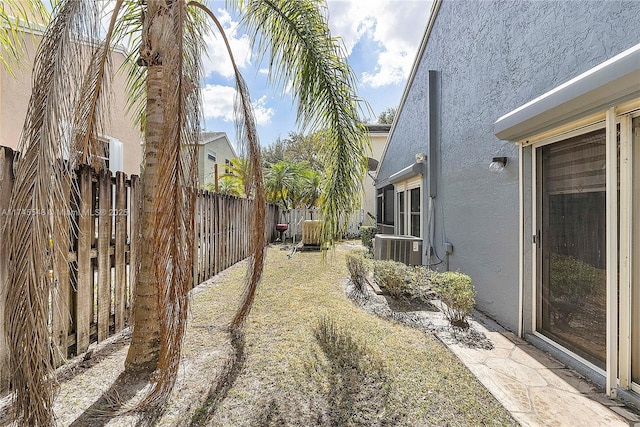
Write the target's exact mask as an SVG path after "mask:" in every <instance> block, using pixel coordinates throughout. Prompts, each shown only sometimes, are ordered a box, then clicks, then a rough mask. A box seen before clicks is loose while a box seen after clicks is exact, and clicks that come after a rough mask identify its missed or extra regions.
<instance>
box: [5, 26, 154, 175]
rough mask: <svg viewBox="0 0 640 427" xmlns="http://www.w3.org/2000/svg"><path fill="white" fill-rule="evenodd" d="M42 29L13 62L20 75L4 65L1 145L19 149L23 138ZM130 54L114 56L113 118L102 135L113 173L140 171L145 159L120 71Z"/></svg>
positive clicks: (26, 43)
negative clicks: (20, 58)
mask: <svg viewBox="0 0 640 427" xmlns="http://www.w3.org/2000/svg"><path fill="white" fill-rule="evenodd" d="M41 35H42V32H39V33H37V34H36V35H35V36H33V37H32V36H30V35H26V36H25V38H24V42H25V47H26V49H27V55H28V57H27V58H25V61H24V64H23V65H22V66H21V67H20V68H18V66H17V65H15V64H12V67H13V68H14V72H15V75H16V77H15V78H14V77H13V76H11V74H9V73H8V72H7V71H6V70H4V68H1V67H0V145H1V146H6V147H11V148H13V149H14V150H15V149H17V147H18V143H19V141H20V134H21V132H22V126H23V124H24V119H25V116H26V113H27V107H28V105H29V98H30V96H31V79H32V76H31V64H32V62H33V59H34V57H35V52H36V48H37V45H38V43H39V42H40V39H41ZM125 58H126V54H125V53H124V51H122V50H120V49H116V50H114V51H113V53H112V55H111V60H112V66H113V70H114V72H115V75H114V77H113V81H112V84H111V91H112V94H111V101H112V102H111V104H110V107H109V112H110V117H109V120H107V121H106V133H105V134H104V135H102V139H103V141H104V144H105V150H106V153H108V156H106V157H107V159H106V161H107V164H108V166H109V169H111V171H112V172H116V171H123V172H125V173H127V174H128V175H131V174H136V175H137V174H140V163H141V160H142V133H141V132H140V127H139V126H137V125H136V124H135V123H134V120H132V119H131V116H129V115H128V114H127V112H126V110H127V90H126V82H127V76H126V74H123V73H118V72H116V70H118V69H119V68H120V66H121V65H122V63H123V62H124V61H125Z"/></svg>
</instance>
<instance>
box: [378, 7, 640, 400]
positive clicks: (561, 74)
mask: <svg viewBox="0 0 640 427" xmlns="http://www.w3.org/2000/svg"><path fill="white" fill-rule="evenodd" d="M638 28H640V13H638V3H637V2H635V1H626V2H622V1H598V2H575V1H514V2H508V3H507V2H502V1H461V0H457V1H449V0H444V1H442V0H436V1H435V2H434V6H433V9H432V14H431V17H430V20H429V23H428V26H427V30H426V32H425V36H424V38H423V41H422V45H421V47H420V50H419V53H418V56H417V58H416V62H415V64H414V68H413V71H412V74H411V76H410V79H409V81H408V83H407V86H406V89H405V92H404V94H403V98H402V101H401V105H400V108H399V110H398V114H397V116H396V119H395V122H394V124H393V127H392V129H391V134H390V136H389V142H388V145H387V147H386V150H385V153H384V155H383V158H382V161H381V163H380V165H379V168H378V176H377V182H376V189H377V192H378V194H379V197H380V199H381V203H379V205H378V207H379V209H378V213H377V217H378V223H379V228H380V231H381V232H383V233H393V234H411V235H414V236H417V237H418V240H419V241H420V242H421V244H422V263H423V264H425V265H428V266H430V267H432V268H434V269H439V270H442V269H449V270H460V271H461V272H464V273H467V274H469V275H470V276H471V278H472V280H473V284H474V285H475V287H476V292H477V308H478V309H480V310H481V311H483V312H485V313H487V314H488V315H490V316H491V317H493V318H494V319H496V320H497V321H498V322H499V323H501V324H502V325H504V326H505V327H507V328H508V329H510V330H512V331H514V332H516V333H517V334H518V335H520V336H522V337H525V338H526V339H527V340H529V341H531V342H533V343H534V344H536V345H538V346H540V347H544V348H545V349H546V350H548V351H551V352H553V353H554V354H555V355H557V356H558V357H560V358H562V360H563V361H566V362H567V363H569V364H570V365H572V366H573V367H575V368H576V369H578V370H580V371H581V372H583V373H585V374H588V375H589V376H591V378H593V379H595V380H596V381H598V382H600V383H601V384H603V385H605V386H606V392H607V394H608V395H615V394H616V393H620V394H625V395H627V396H628V397H629V396H630V398H632V399H634V398H635V399H637V397H638V393H640V257H639V256H638V254H639V253H640V173H639V172H638V171H639V170H640V149H639V147H640V44H639V43H640V32H638ZM494 158H495V159H494ZM505 160H506V165H504V164H503V163H504V161H505ZM490 164H491V167H489V166H490ZM492 172H495V173H492ZM618 296H619V298H618Z"/></svg>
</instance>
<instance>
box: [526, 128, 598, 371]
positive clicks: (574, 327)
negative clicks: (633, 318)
mask: <svg viewBox="0 0 640 427" xmlns="http://www.w3.org/2000/svg"><path fill="white" fill-rule="evenodd" d="M605 149H606V133H605V130H604V129H600V130H596V131H592V132H589V133H585V134H582V135H579V136H576V137H573V138H569V139H565V140H562V141H559V142H555V143H552V144H548V145H544V146H542V147H539V148H537V152H536V159H537V166H536V167H537V176H538V180H537V181H538V183H537V209H538V213H537V218H538V230H539V231H538V233H537V236H536V239H537V240H538V245H537V248H538V257H537V259H538V267H537V269H538V279H539V280H538V303H537V310H538V313H537V316H536V319H537V325H536V329H537V330H538V332H540V333H542V334H543V335H545V336H547V337H549V338H550V339H552V340H553V341H555V342H558V343H559V344H561V345H562V346H564V347H566V348H567V349H569V350H571V351H572V352H574V353H575V354H577V355H579V356H581V357H582V358H584V359H585V360H587V361H589V362H590V363H592V364H594V365H596V366H598V367H600V368H603V369H604V367H605V361H606V331H607V328H606V325H607V324H606V251H605V247H606V240H605V239H606V215H605V207H606V204H605V203H606V189H605V184H606V170H605V156H606V151H605Z"/></svg>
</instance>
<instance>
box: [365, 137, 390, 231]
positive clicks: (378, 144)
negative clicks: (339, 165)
mask: <svg viewBox="0 0 640 427" xmlns="http://www.w3.org/2000/svg"><path fill="white" fill-rule="evenodd" d="M387 135H388V134H387V133H377V132H376V133H371V134H370V139H371V150H372V153H371V156H370V157H371V158H372V159H376V160H378V161H380V159H381V157H382V152H383V151H384V146H385V144H386V142H387ZM375 174H376V173H375V171H373V172H369V174H367V175H366V176H365V177H364V182H363V186H364V197H363V199H362V209H364V216H365V220H364V224H365V225H375V221H374V220H372V219H371V218H369V215H367V213H370V214H371V215H373V216H374V217H375V216H376V186H375V182H374V180H373V179H372V178H371V176H370V175H373V176H375Z"/></svg>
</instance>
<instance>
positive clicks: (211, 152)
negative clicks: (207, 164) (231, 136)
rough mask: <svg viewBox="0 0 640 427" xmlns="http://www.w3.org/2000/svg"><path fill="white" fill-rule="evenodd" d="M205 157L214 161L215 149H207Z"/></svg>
mask: <svg viewBox="0 0 640 427" xmlns="http://www.w3.org/2000/svg"><path fill="white" fill-rule="evenodd" d="M207 159H209V160H211V161H212V162H215V161H216V152H215V151H211V150H207Z"/></svg>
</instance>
